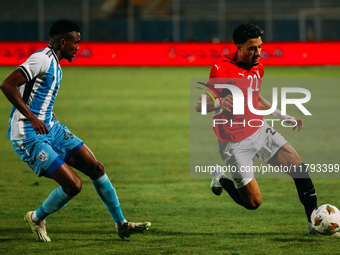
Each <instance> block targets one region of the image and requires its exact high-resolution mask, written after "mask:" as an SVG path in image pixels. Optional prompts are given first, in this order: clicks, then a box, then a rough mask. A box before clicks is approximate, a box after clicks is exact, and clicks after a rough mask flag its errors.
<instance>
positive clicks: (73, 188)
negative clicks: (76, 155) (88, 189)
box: [63, 178, 83, 197]
mask: <svg viewBox="0 0 340 255" xmlns="http://www.w3.org/2000/svg"><path fill="white" fill-rule="evenodd" d="M82 187H83V184H82V181H81V179H80V178H77V179H75V180H73V181H72V182H71V183H70V184H68V185H67V186H66V187H63V190H64V192H65V193H66V194H67V195H69V196H72V197H74V196H76V195H78V194H79V192H80V191H81V189H82Z"/></svg>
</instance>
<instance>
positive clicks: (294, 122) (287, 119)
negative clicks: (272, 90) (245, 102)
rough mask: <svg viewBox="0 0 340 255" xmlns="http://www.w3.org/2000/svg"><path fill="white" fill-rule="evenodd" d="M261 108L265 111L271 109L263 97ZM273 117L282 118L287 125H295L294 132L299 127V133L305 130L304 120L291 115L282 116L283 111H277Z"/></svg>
mask: <svg viewBox="0 0 340 255" xmlns="http://www.w3.org/2000/svg"><path fill="white" fill-rule="evenodd" d="M259 106H260V107H261V108H262V109H263V110H268V109H270V108H271V104H270V103H269V102H268V101H267V100H266V99H265V98H264V97H262V96H261V95H260V96H259ZM272 115H274V116H275V117H278V118H280V119H281V120H285V122H286V123H288V124H291V125H294V127H293V130H295V129H296V127H299V129H298V131H299V132H300V130H301V129H302V128H303V119H297V118H295V117H293V116H290V115H282V114H281V111H280V110H279V109H276V110H275V111H274V112H273V113H272Z"/></svg>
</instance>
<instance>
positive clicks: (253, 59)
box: [236, 37, 262, 66]
mask: <svg viewBox="0 0 340 255" xmlns="http://www.w3.org/2000/svg"><path fill="white" fill-rule="evenodd" d="M236 47H237V57H238V58H239V60H240V61H241V62H243V63H245V64H247V65H252V66H256V65H258V64H259V62H260V57H261V47H262V40H261V37H258V38H251V39H249V40H248V41H247V42H246V43H244V44H237V45H236Z"/></svg>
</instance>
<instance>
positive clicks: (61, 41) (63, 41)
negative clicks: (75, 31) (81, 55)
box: [60, 38, 66, 48]
mask: <svg viewBox="0 0 340 255" xmlns="http://www.w3.org/2000/svg"><path fill="white" fill-rule="evenodd" d="M65 44H66V40H65V38H61V39H60V48H64V46H65Z"/></svg>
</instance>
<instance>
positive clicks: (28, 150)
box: [12, 122, 84, 177]
mask: <svg viewBox="0 0 340 255" xmlns="http://www.w3.org/2000/svg"><path fill="white" fill-rule="evenodd" d="M83 144H84V143H83V141H82V140H80V139H79V138H78V137H76V136H75V135H73V134H72V133H71V132H70V130H68V128H67V127H66V126H64V125H62V124H61V123H60V122H55V123H54V125H53V127H52V128H51V130H50V132H49V133H48V134H44V135H37V136H36V137H34V138H29V139H25V140H19V141H17V140H13V141H12V146H13V148H14V150H15V152H16V153H17V154H18V155H19V157H20V158H21V159H22V160H23V161H24V162H25V163H26V164H27V165H29V166H30V167H31V168H32V170H33V171H34V173H35V174H36V175H38V176H47V177H48V176H50V175H51V174H53V173H54V172H55V171H56V170H57V169H58V168H59V167H60V166H61V165H63V164H64V163H65V162H67V161H68V160H69V159H70V158H71V157H72V155H73V154H74V153H75V152H76V151H78V150H79V148H80V147H81V146H83Z"/></svg>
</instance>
